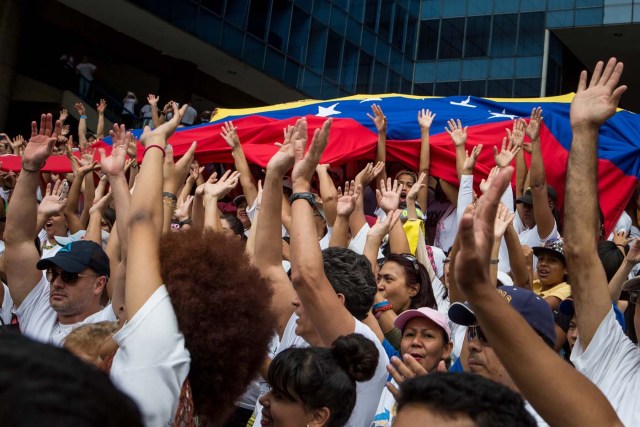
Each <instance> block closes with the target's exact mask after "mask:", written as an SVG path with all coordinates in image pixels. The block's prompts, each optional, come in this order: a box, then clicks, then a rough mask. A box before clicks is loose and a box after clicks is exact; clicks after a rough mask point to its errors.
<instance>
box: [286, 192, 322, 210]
mask: <svg viewBox="0 0 640 427" xmlns="http://www.w3.org/2000/svg"><path fill="white" fill-rule="evenodd" d="M298 199H304V200H306V201H307V202H309V204H310V205H311V207H312V208H315V207H316V198H315V196H314V195H313V193H309V192H307V193H293V194H292V195H291V197H289V201H290V202H291V203H293V202H295V201H296V200H298Z"/></svg>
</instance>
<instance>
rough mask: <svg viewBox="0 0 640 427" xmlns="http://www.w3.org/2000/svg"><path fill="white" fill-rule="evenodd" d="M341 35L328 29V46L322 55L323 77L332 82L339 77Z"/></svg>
mask: <svg viewBox="0 0 640 427" xmlns="http://www.w3.org/2000/svg"><path fill="white" fill-rule="evenodd" d="M342 40H343V39H342V37H340V36H339V35H338V34H337V33H335V32H334V31H329V38H328V41H327V43H328V46H330V49H327V50H326V52H325V55H324V73H323V74H322V75H323V76H324V77H325V78H327V79H330V80H332V81H334V82H338V79H339V77H340V57H341V56H342V55H341V47H342Z"/></svg>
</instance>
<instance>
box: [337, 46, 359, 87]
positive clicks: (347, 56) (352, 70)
mask: <svg viewBox="0 0 640 427" xmlns="http://www.w3.org/2000/svg"><path fill="white" fill-rule="evenodd" d="M340 70H341V72H342V76H341V78H340V82H341V84H342V86H343V87H344V88H345V89H347V90H349V91H351V92H353V91H354V90H355V88H356V72H357V71H358V47H357V46H356V45H354V44H352V43H349V42H345V43H344V50H343V51H342V68H341V69H340Z"/></svg>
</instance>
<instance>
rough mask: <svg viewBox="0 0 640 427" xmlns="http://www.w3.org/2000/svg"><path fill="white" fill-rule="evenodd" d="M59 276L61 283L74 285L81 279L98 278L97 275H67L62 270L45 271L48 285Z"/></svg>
mask: <svg viewBox="0 0 640 427" xmlns="http://www.w3.org/2000/svg"><path fill="white" fill-rule="evenodd" d="M58 276H60V278H61V279H62V281H63V282H65V283H69V284H72V283H76V282H77V281H78V280H80V278H81V277H98V275H97V274H80V273H69V272H68V271H64V270H57V269H55V270H54V269H50V270H47V280H48V281H49V283H52V282H53V281H54V280H56V278H57V277H58Z"/></svg>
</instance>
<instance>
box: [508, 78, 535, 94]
mask: <svg viewBox="0 0 640 427" xmlns="http://www.w3.org/2000/svg"><path fill="white" fill-rule="evenodd" d="M513 96H515V97H517V98H527V97H530V96H540V79H516V80H515V84H514V87H513Z"/></svg>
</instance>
